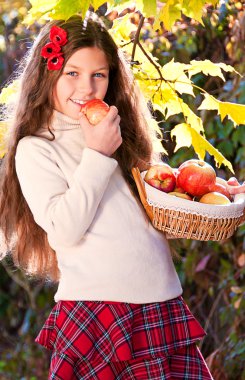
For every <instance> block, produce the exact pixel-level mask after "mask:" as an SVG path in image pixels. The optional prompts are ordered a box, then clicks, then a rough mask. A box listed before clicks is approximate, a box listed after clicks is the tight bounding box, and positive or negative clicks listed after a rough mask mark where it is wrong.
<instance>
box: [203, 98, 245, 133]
mask: <svg viewBox="0 0 245 380" xmlns="http://www.w3.org/2000/svg"><path fill="white" fill-rule="evenodd" d="M203 109H207V110H217V111H218V114H219V115H220V117H221V121H223V120H224V118H225V117H226V116H227V117H228V118H229V119H230V120H231V121H232V122H233V123H234V125H235V126H237V125H240V124H245V105H243V104H236V103H230V102H221V101H220V100H217V99H215V98H214V97H213V96H212V95H209V94H208V93H205V94H204V100H203V102H202V103H201V105H200V106H199V108H198V110H203Z"/></svg>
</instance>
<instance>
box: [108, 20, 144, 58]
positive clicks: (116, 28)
mask: <svg viewBox="0 0 245 380" xmlns="http://www.w3.org/2000/svg"><path fill="white" fill-rule="evenodd" d="M130 17H131V15H130V14H129V13H127V14H126V15H125V16H123V17H118V18H116V19H115V20H114V21H113V28H111V29H109V33H110V34H111V36H112V38H113V39H114V41H115V42H116V44H117V45H118V46H120V45H122V44H125V43H126V42H128V41H130V34H131V33H132V32H135V31H136V30H137V27H136V25H134V24H133V23H132V22H131V20H130ZM128 49H131V51H132V45H130V46H129V47H128ZM124 50H125V51H126V50H127V45H126V46H125V48H124Z"/></svg>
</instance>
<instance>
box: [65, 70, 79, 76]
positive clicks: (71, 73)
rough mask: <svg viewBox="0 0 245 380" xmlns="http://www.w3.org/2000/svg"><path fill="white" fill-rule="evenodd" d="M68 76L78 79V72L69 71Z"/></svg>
mask: <svg viewBox="0 0 245 380" xmlns="http://www.w3.org/2000/svg"><path fill="white" fill-rule="evenodd" d="M66 75H69V76H70V77H76V76H77V75H78V73H77V72H76V71H69V72H68V73H66Z"/></svg>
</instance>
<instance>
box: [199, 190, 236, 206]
mask: <svg viewBox="0 0 245 380" xmlns="http://www.w3.org/2000/svg"><path fill="white" fill-rule="evenodd" d="M199 202H200V203H208V204H214V205H227V204H230V203H231V201H230V200H229V199H228V198H227V197H226V196H225V195H223V194H221V193H217V192H215V191H213V192H210V193H207V194H204V195H203V196H202V197H201V199H199Z"/></svg>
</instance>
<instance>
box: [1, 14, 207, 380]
mask: <svg viewBox="0 0 245 380" xmlns="http://www.w3.org/2000/svg"><path fill="white" fill-rule="evenodd" d="M22 68H23V72H22V73H21V91H20V97H19V99H20V100H19V103H18V106H17V107H16V110H15V117H14V120H13V129H12V133H11V136H10V139H9V147H8V154H7V155H6V157H5V160H4V162H3V164H2V184H1V201H0V215H1V219H0V222H1V228H2V231H3V233H4V236H5V239H6V243H7V244H8V245H9V246H10V244H11V240H13V237H14V236H16V238H15V246H14V248H15V249H14V251H13V255H14V259H15V262H16V264H18V265H19V266H21V267H22V268H23V269H24V270H25V271H26V272H27V273H29V274H34V275H37V276H39V277H43V278H47V277H49V278H51V279H52V280H54V281H58V282H59V285H58V290H57V293H56V294H55V301H56V305H55V307H54V308H53V310H52V311H51V314H50V316H49V318H48V319H47V321H46V323H45V324H44V326H43V329H42V330H41V332H40V333H39V335H38V337H37V339H36V341H37V342H38V343H40V344H41V345H43V346H45V347H46V348H48V349H50V350H52V357H51V364H50V373H49V379H62V380H70V379H99V380H101V379H103V380H113V379H122V380H123V379H138V380H144V379H151V380H153V379H184V378H185V379H187V378H188V379H193V380H194V379H198V380H200V379H203V380H208V379H212V376H211V374H210V372H209V370H208V368H207V366H206V364H205V361H204V359H203V357H202V355H201V353H200V351H199V350H198V348H197V346H196V342H197V341H198V340H199V339H201V338H203V337H204V336H205V332H204V330H203V329H202V327H201V326H200V325H199V323H198V322H197V321H196V320H195V318H194V317H193V315H192V314H191V312H190V311H189V309H188V307H187V306H186V304H185V302H184V301H183V299H182V297H181V294H182V289H181V285H180V282H179V279H178V277H177V274H176V271H175V268H174V265H173V262H172V260H171V253H170V249H169V245H168V243H167V241H166V239H165V237H164V235H163V234H162V233H160V232H159V231H157V230H155V229H154V228H153V227H152V225H151V224H150V223H149V222H148V220H147V219H146V217H145V213H144V211H143V208H142V207H141V204H140V202H139V200H138V195H137V191H136V187H135V183H134V181H133V179H132V176H131V169H132V167H134V166H138V167H139V168H140V169H141V170H143V169H146V168H148V167H149V165H151V163H152V162H153V150H152V144H151V140H152V139H151V137H152V136H151V133H150V130H149V128H148V125H147V122H146V117H147V114H146V111H145V109H146V106H145V104H144V103H143V102H142V99H141V98H140V96H139V94H138V92H137V91H136V90H135V88H134V83H133V77H132V73H131V72H130V70H129V69H128V65H127V62H126V60H125V58H124V57H123V55H122V53H121V52H120V50H119V49H118V48H117V46H116V44H115V43H114V41H113V40H112V38H111V37H110V35H109V33H108V32H107V30H106V29H105V27H104V26H103V25H102V24H101V22H99V21H98V20H96V19H95V18H94V16H93V15H89V16H88V17H87V18H86V19H85V20H82V19H81V18H80V17H72V18H71V19H69V20H68V21H66V22H65V21H54V22H51V23H49V24H47V25H46V26H45V27H44V28H43V29H42V31H41V33H40V36H39V37H38V38H37V40H36V42H35V43H34V45H33V47H32V48H31V49H30V52H29V54H28V57H26V61H25V64H24V65H22ZM94 98H96V99H104V100H105V101H106V102H107V103H108V104H109V105H110V110H109V112H108V114H107V116H106V117H105V118H104V119H103V120H102V121H101V122H100V123H99V124H98V125H97V126H95V127H94V126H92V125H90V124H89V122H88V120H87V119H86V117H85V116H84V115H83V114H81V113H80V108H81V104H83V103H85V102H86V101H88V100H90V99H94ZM119 115H120V116H119Z"/></svg>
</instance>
